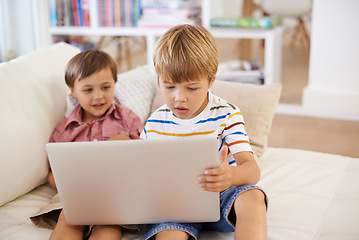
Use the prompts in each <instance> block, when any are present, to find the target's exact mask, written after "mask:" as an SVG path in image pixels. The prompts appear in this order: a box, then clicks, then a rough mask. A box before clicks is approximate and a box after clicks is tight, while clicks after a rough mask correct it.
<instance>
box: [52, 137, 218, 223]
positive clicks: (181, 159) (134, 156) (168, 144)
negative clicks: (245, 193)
mask: <svg viewBox="0 0 359 240" xmlns="http://www.w3.org/2000/svg"><path fill="white" fill-rule="evenodd" d="M46 150H47V153H48V158H49V161H50V165H51V168H52V171H53V174H54V178H55V181H56V185H57V189H58V192H59V197H60V199H61V202H62V204H63V210H64V214H65V218H66V220H67V222H68V223H69V224H72V225H100V224H101V225H105V224H148V223H157V222H167V221H168V222H173V221H175V222H215V221H218V220H219V211H220V210H219V206H220V203H219V193H214V192H208V191H204V190H203V189H201V188H199V187H198V180H197V177H198V176H199V175H201V174H203V173H204V170H205V169H207V168H213V167H217V166H218V165H219V160H218V141H217V140H216V139H211V138H193V139H162V140H160V139H158V140H157V139H156V140H123V141H99V142H70V143H48V144H47V146H46Z"/></svg>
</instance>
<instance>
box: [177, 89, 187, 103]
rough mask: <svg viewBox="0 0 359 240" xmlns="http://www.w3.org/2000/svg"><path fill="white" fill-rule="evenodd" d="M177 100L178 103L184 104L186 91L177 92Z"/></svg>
mask: <svg viewBox="0 0 359 240" xmlns="http://www.w3.org/2000/svg"><path fill="white" fill-rule="evenodd" d="M175 100H176V101H177V102H184V101H186V94H185V93H184V91H181V90H178V91H176V96H175Z"/></svg>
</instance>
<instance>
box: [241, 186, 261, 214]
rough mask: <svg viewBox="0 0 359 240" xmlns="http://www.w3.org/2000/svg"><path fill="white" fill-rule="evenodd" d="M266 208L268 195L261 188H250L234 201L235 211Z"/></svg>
mask: <svg viewBox="0 0 359 240" xmlns="http://www.w3.org/2000/svg"><path fill="white" fill-rule="evenodd" d="M251 208H256V209H258V208H266V197H265V195H264V193H263V192H262V191H261V190H259V189H251V190H248V191H246V192H244V193H242V194H241V195H239V196H238V197H237V199H236V200H235V201H234V209H235V211H236V212H237V211H239V210H240V209H248V210H249V209H251Z"/></svg>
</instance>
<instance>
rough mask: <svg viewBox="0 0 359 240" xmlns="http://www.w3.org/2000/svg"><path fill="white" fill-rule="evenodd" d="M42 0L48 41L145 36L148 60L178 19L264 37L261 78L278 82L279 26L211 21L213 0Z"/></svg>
mask: <svg viewBox="0 0 359 240" xmlns="http://www.w3.org/2000/svg"><path fill="white" fill-rule="evenodd" d="M47 4H48V10H49V18H50V19H49V23H50V24H49V32H50V35H51V37H52V39H53V42H56V41H59V40H60V41H61V39H63V38H64V36H70V37H72V38H76V36H113V37H118V36H128V37H145V39H146V55H147V63H148V64H149V65H152V64H151V63H152V54H153V51H154V46H155V43H156V41H157V39H158V38H159V36H161V35H162V34H163V33H164V32H165V31H167V30H168V29H169V28H170V27H172V26H174V25H177V24H182V23H190V24H201V25H203V26H204V27H206V28H207V29H208V30H209V31H210V32H211V33H212V35H213V36H214V37H215V38H231V39H265V54H264V55H265V57H264V66H263V71H262V77H263V78H264V84H270V83H273V82H280V78H281V46H280V44H281V41H280V37H281V34H282V30H281V29H280V28H278V27H274V26H273V27H271V28H269V27H266V28H253V27H240V26H239V27H226V26H220V27H216V26H214V25H213V21H215V20H216V19H214V18H212V17H211V7H212V0H47ZM217 20H218V19H217Z"/></svg>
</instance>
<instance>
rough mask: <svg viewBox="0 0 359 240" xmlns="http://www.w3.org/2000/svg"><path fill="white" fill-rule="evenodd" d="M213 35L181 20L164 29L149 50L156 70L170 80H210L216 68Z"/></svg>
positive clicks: (215, 47) (216, 58) (216, 61)
mask: <svg viewBox="0 0 359 240" xmlns="http://www.w3.org/2000/svg"><path fill="white" fill-rule="evenodd" d="M218 58H219V57H218V50H217V46H216V43H215V40H214V37H213V36H212V34H211V33H210V32H208V31H207V30H206V29H205V28H204V27H202V26H199V25H190V24H183V25H178V26H175V27H173V28H171V29H169V30H168V31H167V32H166V33H164V34H163V35H162V36H161V37H160V39H159V40H158V42H157V44H156V47H155V51H154V54H153V63H154V66H155V70H156V72H157V74H158V75H159V76H161V77H163V78H165V79H168V80H170V81H173V82H182V81H190V80H198V79H199V78H200V77H207V78H208V80H211V79H212V78H213V77H214V76H215V74H216V73H217V69H218Z"/></svg>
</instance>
